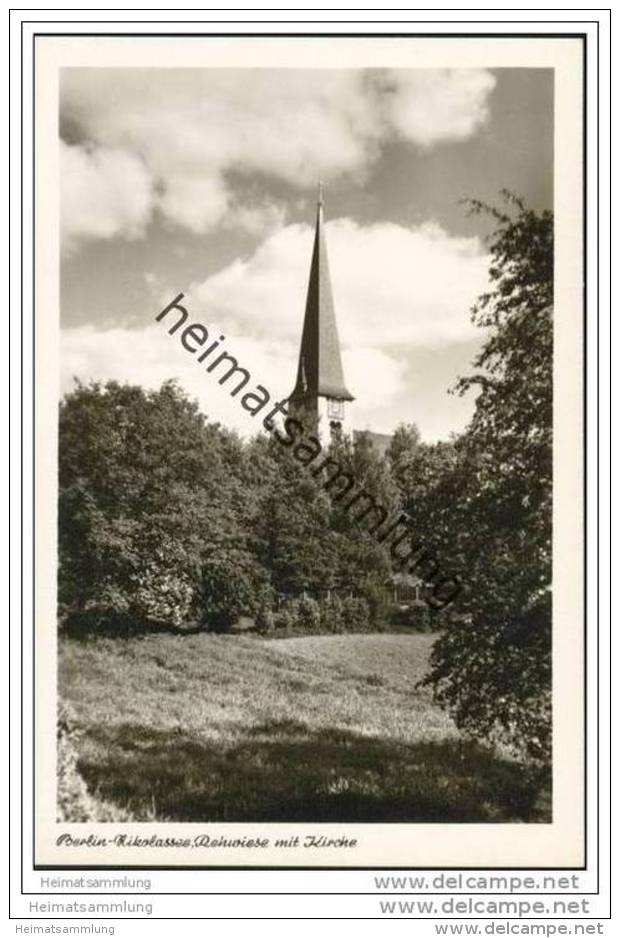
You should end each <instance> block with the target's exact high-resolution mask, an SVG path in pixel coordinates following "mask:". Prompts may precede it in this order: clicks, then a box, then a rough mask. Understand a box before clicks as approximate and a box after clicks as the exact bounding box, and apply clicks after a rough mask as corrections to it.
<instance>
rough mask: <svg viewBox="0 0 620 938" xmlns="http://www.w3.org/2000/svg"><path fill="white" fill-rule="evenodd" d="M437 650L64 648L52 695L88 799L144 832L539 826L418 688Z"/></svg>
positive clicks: (528, 781) (327, 645) (496, 770)
mask: <svg viewBox="0 0 620 938" xmlns="http://www.w3.org/2000/svg"><path fill="white" fill-rule="evenodd" d="M433 640H434V636H432V635H427V634H409V635H387V634H381V635H330V636H312V637H304V638H289V639H274V640H264V639H261V638H259V637H256V636H242V635H213V634H193V635H171V634H152V635H145V636H141V637H135V638H98V639H88V640H83V641H80V640H76V639H63V640H62V641H61V644H60V662H59V694H60V696H61V697H62V698H63V699H64V700H66V701H67V702H68V703H69V704H70V706H71V708H72V710H73V712H74V714H75V721H76V728H77V733H76V746H77V749H78V763H77V765H78V769H79V772H80V774H81V775H82V777H83V778H84V780H85V782H86V785H87V787H88V792H89V795H90V796H92V797H93V798H94V799H95V801H96V800H97V799H100V800H101V802H102V803H106V804H112V805H114V806H116V807H117V808H118V810H119V811H120V812H128V813H129V815H130V816H131V817H132V818H133V819H135V820H138V821H139V820H151V821H152V820H162V821H165V820H169V821H327V822H329V821H334V822H335V821H383V822H388V821H394V822H397V821H400V822H404V821H412V822H413V821H427V822H433V821H435V822H459V821H463V822H464V821H471V822H474V821H475V822H485V821H487V822H507V821H513V822H532V821H548V820H549V816H548V813H549V812H548V804H549V798H548V793H545V792H543V793H541V792H540V790H539V789H538V786H536V785H534V784H533V783H532V775H531V773H528V771H527V770H526V769H525V768H524V767H523V766H521V765H519V764H518V763H516V762H514V761H511V760H510V759H509V758H508V757H507V756H505V755H501V754H499V753H497V752H493V751H491V750H488V749H486V748H484V747H483V746H481V745H479V744H477V743H474V742H472V741H470V740H468V739H465V738H463V737H462V736H461V735H460V733H459V732H458V730H457V728H456V727H455V726H454V724H453V723H452V721H451V720H450V718H449V717H448V716H447V715H446V714H445V713H444V712H442V711H441V710H440V709H439V708H438V707H436V706H435V705H434V704H433V702H432V700H431V698H430V695H429V694H428V692H426V691H420V690H419V689H417V688H416V682H417V681H418V680H419V678H421V677H422V676H423V674H424V673H425V670H426V668H427V662H428V656H429V653H430V648H431V646H432V643H433Z"/></svg>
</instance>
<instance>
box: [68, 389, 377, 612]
mask: <svg viewBox="0 0 620 938" xmlns="http://www.w3.org/2000/svg"><path fill="white" fill-rule="evenodd" d="M59 428H60V434H59V442H60V446H59V453H60V457H59V488H60V492H59V554H60V560H59V607H60V614H61V621H63V623H65V624H68V625H72V626H75V627H78V628H86V629H89V630H92V629H93V628H95V629H102V628H104V627H105V628H107V627H113V628H115V629H116V628H118V627H119V626H122V627H123V628H127V629H133V628H136V627H137V628H144V627H147V628H148V627H168V628H187V627H190V626H194V627H207V628H210V629H214V630H226V629H228V628H229V627H230V626H231V624H232V623H233V622H234V621H235V619H237V618H238V617H239V616H240V615H242V614H245V615H250V616H252V615H255V614H259V618H261V617H262V618H261V621H263V620H265V618H266V616H267V613H268V611H269V608H270V607H272V606H277V605H278V604H279V603H280V602H283V601H285V600H286V599H287V597H291V598H295V597H299V596H301V595H303V594H304V593H308V594H309V595H310V596H315V597H320V596H322V595H324V594H325V593H326V592H327V591H330V590H334V589H336V590H342V591H343V592H347V591H353V592H356V593H358V592H359V593H361V594H363V595H364V594H368V595H370V594H371V593H372V591H373V590H375V591H376V590H378V589H380V587H381V586H382V585H384V583H385V579H386V577H387V575H388V574H389V564H388V563H387V562H386V556H385V551H384V550H383V549H382V548H380V547H379V546H378V545H377V544H376V542H375V540H374V539H373V538H372V536H371V535H370V534H368V533H367V532H366V531H365V530H364V528H363V526H360V525H357V524H355V523H354V521H353V520H352V519H350V518H348V517H347V516H346V515H345V514H344V513H343V511H342V508H341V505H340V503H339V502H338V500H337V499H335V498H334V497H333V494H334V493H332V492H330V491H327V490H326V488H325V485H324V482H325V479H324V478H321V477H318V476H317V477H315V476H314V475H313V474H312V473H311V472H310V470H309V469H308V468H307V467H306V466H304V465H302V464H300V462H299V461H298V460H296V459H295V458H294V457H293V455H292V453H291V451H290V450H287V449H285V448H283V447H282V445H281V444H279V443H278V442H277V441H276V440H274V439H272V438H270V437H267V436H266V435H264V434H263V435H261V436H258V437H256V438H255V439H253V440H251V441H249V442H247V443H242V442H241V441H240V440H239V439H238V438H237V437H236V436H235V435H234V434H232V433H229V432H227V431H225V430H224V429H222V428H221V427H220V426H219V425H218V424H213V423H209V422H208V421H207V420H206V418H205V417H204V415H203V414H202V413H201V412H200V411H199V410H198V407H197V405H196V404H195V403H194V402H192V401H190V400H189V399H188V398H187V397H186V396H185V395H184V393H183V392H182V391H181V390H180V389H179V388H178V387H177V386H176V385H175V384H174V383H172V382H168V383H166V384H164V385H163V386H162V388H161V389H160V390H159V391H146V390H144V389H143V388H140V387H133V386H130V385H121V384H118V383H116V382H108V383H107V384H105V385H101V384H97V383H93V384H89V385H82V384H77V386H76V388H75V390H73V391H72V392H71V393H70V394H68V395H66V397H65V398H64V400H63V401H62V403H61V407H60V424H59ZM338 457H339V459H340V458H341V459H342V461H343V463H342V464H343V468H345V469H350V471H351V472H353V473H355V475H356V478H357V479H358V481H359V482H361V483H363V484H364V486H365V487H366V489H367V491H368V492H370V493H372V494H373V495H374V496H375V497H376V498H377V500H378V501H383V502H385V500H386V498H387V499H389V498H392V499H393V497H394V494H395V487H394V485H393V483H392V482H391V480H390V477H389V473H388V471H387V467H386V466H385V464H384V463H383V461H382V460H380V459H378V458H377V456H376V454H374V453H372V452H370V451H368V452H367V451H366V450H365V449H364V447H362V446H360V447H359V448H358V449H357V450H356V451H354V450H353V448H352V447H350V446H349V445H348V444H346V445H344V447H341V452H340V451H339V453H338Z"/></svg>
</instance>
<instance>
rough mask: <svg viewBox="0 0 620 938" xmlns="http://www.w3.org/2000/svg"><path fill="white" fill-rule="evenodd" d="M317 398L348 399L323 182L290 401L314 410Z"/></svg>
mask: <svg viewBox="0 0 620 938" xmlns="http://www.w3.org/2000/svg"><path fill="white" fill-rule="evenodd" d="M319 398H327V399H328V401H330V400H331V401H352V400H354V397H353V395H352V394H350V392H349V391H348V390H347V387H346V385H345V382H344V372H343V370H342V359H341V356H340V339H339V337H338V327H337V325H336V313H335V310H334V299H333V295H332V287H331V280H330V276H329V263H328V260H327V245H326V242H325V231H324V221H323V185H322V183H321V182H319V191H318V198H317V213H316V229H315V233H314V248H313V251H312V262H311V264H310V279H309V281H308V293H307V297H306V313H305V316H304V326H303V332H302V337H301V348H300V351H299V365H298V368H297V381H296V382H295V388H294V390H293V393H292V394H291V397H290V401H291V403H292V404H295V405H298V406H302V407H304V408H307V409H308V410H310V411H312V412H318V402H319Z"/></svg>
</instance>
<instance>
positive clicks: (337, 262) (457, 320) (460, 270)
mask: <svg viewBox="0 0 620 938" xmlns="http://www.w3.org/2000/svg"><path fill="white" fill-rule="evenodd" d="M312 239H313V231H312V229H311V228H310V227H308V226H305V225H289V226H288V227H286V228H283V229H281V230H280V231H277V232H275V233H274V234H272V235H271V236H270V237H269V238H267V239H266V240H265V241H264V242H263V243H262V244H261V245H260V246H259V248H258V249H257V250H256V251H255V253H254V254H252V255H251V256H250V257H249V258H247V259H246V260H239V259H238V260H236V261H234V263H232V264H231V265H230V266H229V267H226V268H225V269H224V270H221V271H219V272H218V273H216V274H214V275H213V276H211V277H209V278H208V279H207V280H206V281H204V283H202V284H197V285H195V286H193V287H192V288H191V296H192V301H193V303H194V306H195V308H196V309H197V311H198V312H199V314H201V315H204V316H206V317H211V316H214V317H216V318H217V319H218V321H220V322H223V323H225V324H231V326H233V327H234V328H235V329H237V330H238V331H241V332H242V333H244V334H247V335H251V336H255V337H258V338H260V337H263V336H268V335H278V336H280V337H285V338H286V339H288V340H289V341H295V342H296V341H297V340H298V338H299V335H300V332H301V323H302V319H303V312H304V299H305V291H306V285H307V280H308V269H309V263H310V255H311V252H312ZM327 240H328V253H329V257H330V265H331V271H332V283H333V288H334V295H335V302H336V307H337V317H338V324H339V330H340V336H341V339H342V341H343V344H344V345H345V346H346V347H349V348H357V347H364V348H382V349H396V348H402V347H403V346H404V347H414V346H416V345H418V346H419V345H424V346H441V345H443V344H446V343H448V342H455V341H467V340H469V339H472V338H475V337H477V336H478V335H479V332H478V330H477V329H476V328H475V327H474V326H472V324H471V322H470V320H469V315H468V310H469V308H470V306H471V304H472V303H473V301H474V299H475V298H476V297H477V296H478V295H479V294H480V293H481V292H483V290H484V289H485V288H486V286H487V283H488V281H487V270H488V257H487V255H486V254H485V252H484V250H483V248H482V245H481V242H480V240H479V239H478V238H459V237H453V236H450V235H449V234H447V233H446V232H445V231H444V230H443V229H441V228H440V227H439V226H437V225H432V224H426V225H422V226H420V227H418V228H404V227H402V226H399V225H394V224H377V225H371V226H368V227H363V226H360V225H357V224H356V223H355V222H353V221H351V220H349V219H340V220H338V221H333V222H329V223H328V224H327Z"/></svg>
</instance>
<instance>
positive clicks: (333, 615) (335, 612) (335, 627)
mask: <svg viewBox="0 0 620 938" xmlns="http://www.w3.org/2000/svg"><path fill="white" fill-rule="evenodd" d="M320 612H321V625H322V627H323V630H324V631H326V632H333V633H334V634H338V633H340V632H344V620H343V618H342V600H341V599H340V597H339V596H337V595H336V594H335V593H334V594H332V595H331V596H330V597H329V598H325V599H324V600H323V601H322V602H321V605H320Z"/></svg>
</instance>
